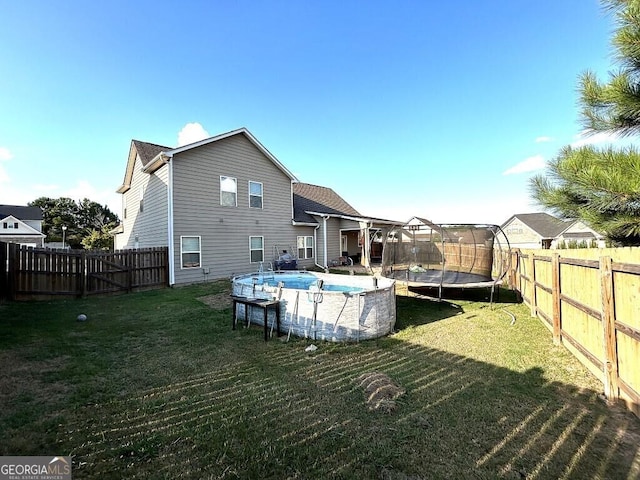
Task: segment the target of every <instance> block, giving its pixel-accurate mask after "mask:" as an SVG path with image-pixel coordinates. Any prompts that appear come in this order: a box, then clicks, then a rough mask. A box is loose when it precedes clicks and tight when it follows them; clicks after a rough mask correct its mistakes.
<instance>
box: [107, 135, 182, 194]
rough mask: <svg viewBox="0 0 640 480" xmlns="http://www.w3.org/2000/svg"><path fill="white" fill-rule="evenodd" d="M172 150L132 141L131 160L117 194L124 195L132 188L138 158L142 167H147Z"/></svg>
mask: <svg viewBox="0 0 640 480" xmlns="http://www.w3.org/2000/svg"><path fill="white" fill-rule="evenodd" d="M167 150H171V148H170V147H163V146H162V145H156V144H155V143H149V142H141V141H140V140H131V146H130V147H129V159H128V160H127V168H126V170H125V172H124V180H123V181H122V185H121V186H120V188H118V190H116V192H118V193H124V192H126V191H127V190H129V188H130V187H131V179H132V177H133V167H134V166H135V164H136V158H138V157H139V158H140V162H141V163H142V167H143V168H144V167H146V166H147V165H149V164H150V163H151V161H152V160H153V159H154V158H155V157H157V156H158V155H159V154H160V153H162V152H164V151H167Z"/></svg>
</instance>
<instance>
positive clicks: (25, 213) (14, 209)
mask: <svg viewBox="0 0 640 480" xmlns="http://www.w3.org/2000/svg"><path fill="white" fill-rule="evenodd" d="M9 215H11V216H13V217H15V218H16V219H17V220H42V209H41V208H40V207H27V206H22V205H0V217H1V218H4V217H8V216H9Z"/></svg>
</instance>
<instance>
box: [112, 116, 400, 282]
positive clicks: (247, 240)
mask: <svg viewBox="0 0 640 480" xmlns="http://www.w3.org/2000/svg"><path fill="white" fill-rule="evenodd" d="M117 191H118V192H119V193H121V194H122V219H123V220H122V224H121V225H120V227H119V229H118V230H117V233H116V235H115V248H116V249H122V248H144V247H157V246H168V249H169V256H170V259H171V261H170V268H169V277H170V284H180V283H193V282H200V281H203V280H206V279H213V278H224V277H230V276H233V275H236V274H241V273H247V272H251V271H256V270H258V269H259V268H261V267H262V268H268V267H269V266H273V264H274V263H273V262H274V261H275V260H276V256H277V254H278V253H280V252H281V251H282V249H290V250H293V252H290V253H293V254H294V255H295V256H296V257H297V262H298V266H299V267H302V268H310V267H313V266H314V265H316V266H319V267H322V268H326V267H327V266H328V265H330V264H331V261H332V260H333V259H335V258H338V257H340V256H341V255H342V254H343V253H348V254H349V255H351V254H354V253H356V252H360V253H361V255H362V257H363V263H365V264H366V263H367V262H368V261H369V257H370V248H368V247H370V245H371V238H372V237H373V236H375V234H376V232H378V231H380V230H382V229H385V228H388V227H389V226H391V225H392V224H393V223H394V222H392V221H387V220H379V219H378V220H377V219H372V218H367V217H363V216H362V215H360V214H359V212H357V211H356V210H355V209H354V208H353V207H351V206H350V205H349V204H348V203H347V202H346V201H345V200H344V199H342V198H341V197H340V196H339V195H338V194H336V193H335V192H334V191H333V190H331V189H329V188H325V187H320V186H316V185H310V184H306V183H300V182H298V180H297V178H296V177H295V176H294V175H293V174H292V173H291V172H290V171H289V170H288V169H287V168H286V167H285V166H284V165H283V164H282V163H281V162H280V161H279V160H278V159H277V158H275V156H273V155H272V154H271V153H270V152H269V151H268V150H267V149H266V148H265V147H264V146H263V145H262V144H261V143H260V142H259V141H258V140H257V139H256V138H255V137H254V136H253V135H252V134H251V133H250V132H249V131H248V130H247V129H246V128H240V129H238V130H233V131H231V132H227V133H223V134H220V135H217V136H214V137H211V138H207V139H205V140H201V141H199V142H195V143H192V144H190V145H185V146H182V147H177V148H170V147H164V146H161V145H155V144H151V143H147V142H141V141H138V140H133V141H132V142H131V147H130V150H129V158H128V161H127V167H126V172H125V176H124V181H123V183H122V186H121V187H120V188H119V189H118V190H117Z"/></svg>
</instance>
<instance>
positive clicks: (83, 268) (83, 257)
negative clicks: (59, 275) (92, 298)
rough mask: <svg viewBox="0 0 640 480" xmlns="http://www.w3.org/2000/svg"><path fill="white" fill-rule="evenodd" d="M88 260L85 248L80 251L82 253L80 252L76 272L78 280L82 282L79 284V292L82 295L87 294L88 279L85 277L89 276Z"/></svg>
mask: <svg viewBox="0 0 640 480" xmlns="http://www.w3.org/2000/svg"><path fill="white" fill-rule="evenodd" d="M87 262H88V257H87V252H86V251H85V250H83V251H82V253H81V254H80V265H79V269H80V271H79V272H78V275H79V276H80V281H81V282H82V283H81V284H80V285H81V287H80V294H81V295H82V296H83V297H86V296H87V283H88V281H89V279H88V278H87V277H88V276H89V265H88V264H87Z"/></svg>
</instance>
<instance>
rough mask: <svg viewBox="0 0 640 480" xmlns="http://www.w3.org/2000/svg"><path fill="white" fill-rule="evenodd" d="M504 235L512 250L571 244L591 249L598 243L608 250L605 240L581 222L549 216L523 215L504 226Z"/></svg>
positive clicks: (511, 219)
mask: <svg viewBox="0 0 640 480" xmlns="http://www.w3.org/2000/svg"><path fill="white" fill-rule="evenodd" d="M502 230H503V231H504V233H505V235H506V236H507V239H508V240H509V244H510V246H511V248H524V249H527V248H544V249H548V248H557V247H558V245H559V243H560V242H563V241H564V242H565V244H567V243H568V242H569V241H570V240H577V242H578V243H580V242H581V241H582V240H585V242H586V243H587V245H589V246H590V245H591V241H592V240H595V241H596V243H597V245H598V246H599V247H602V246H604V236H603V235H601V234H599V233H598V232H596V231H594V230H592V229H591V228H589V227H588V226H587V225H585V224H584V223H583V222H581V221H579V220H561V219H559V218H556V217H554V216H553V215H549V214H548V213H519V214H517V215H514V216H512V217H511V218H510V219H509V220H507V221H506V222H505V223H504V224H502Z"/></svg>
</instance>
